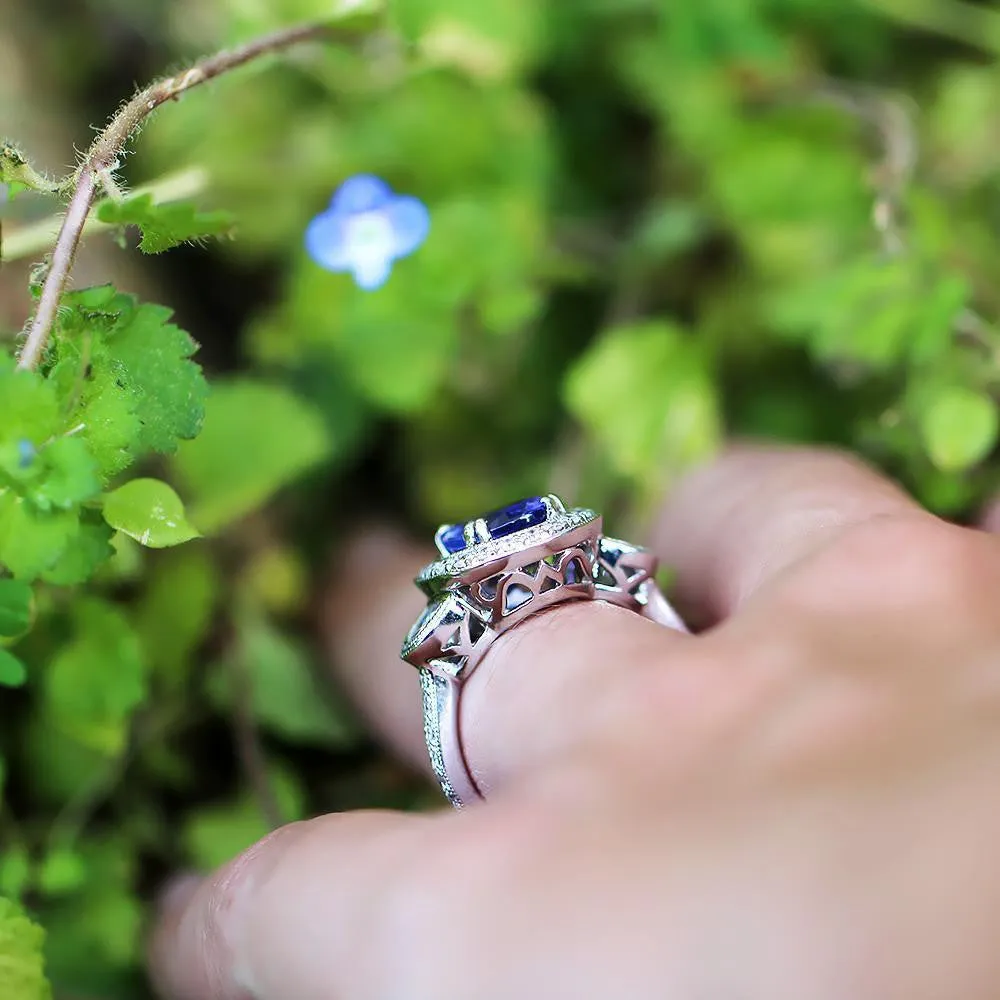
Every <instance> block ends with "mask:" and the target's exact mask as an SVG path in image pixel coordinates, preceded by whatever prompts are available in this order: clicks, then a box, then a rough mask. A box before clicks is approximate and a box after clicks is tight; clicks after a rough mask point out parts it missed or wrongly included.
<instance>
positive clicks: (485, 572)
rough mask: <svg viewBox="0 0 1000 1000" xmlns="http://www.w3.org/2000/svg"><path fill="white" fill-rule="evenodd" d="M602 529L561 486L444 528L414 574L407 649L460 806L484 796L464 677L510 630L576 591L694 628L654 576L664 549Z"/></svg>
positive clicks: (437, 758)
mask: <svg viewBox="0 0 1000 1000" xmlns="http://www.w3.org/2000/svg"><path fill="white" fill-rule="evenodd" d="M602 529H603V521H602V518H601V516H600V515H599V514H597V513H595V512H594V511H592V510H588V509H586V508H583V507H576V508H572V509H567V507H566V506H565V504H564V503H563V502H562V500H560V499H559V498H558V497H557V496H554V495H549V496H545V497H532V498H529V499H527V500H521V501H519V502H518V503H515V504H511V505H510V506H508V507H504V508H502V509H501V510H497V511H492V512H490V513H489V514H486V515H484V516H483V517H480V518H476V519H475V520H473V521H469V522H466V523H464V524H455V525H442V527H441V528H439V529H438V532H437V535H436V536H435V542H436V544H437V547H438V551H439V552H440V556H441V557H440V558H439V559H438V560H436V561H435V562H432V563H430V564H429V565H427V566H425V567H424V568H423V569H422V570H421V571H420V573H419V574H418V575H417V577H416V580H415V581H414V582H415V583H416V585H417V586H418V587H419V588H420V589H421V590H422V591H423V592H424V593H425V594H426V595H427V598H428V603H427V607H426V608H425V609H424V612H423V613H422V614H421V615H420V617H419V618H418V619H417V621H416V622H415V623H414V625H413V627H412V628H411V629H410V631H409V633H408V634H407V636H406V639H405V640H404V642H403V647H402V650H401V656H402V658H403V659H404V660H405V661H406V662H408V663H411V664H412V665H413V666H415V667H417V668H418V669H419V671H420V686H421V690H422V693H423V711H424V737H425V739H426V741H427V751H428V754H429V755H430V760H431V766H432V767H433V769H434V773H435V775H436V776H437V778H438V780H439V781H440V783H441V790H442V791H443V792H444V794H445V796H446V797H447V799H448V801H449V802H451V804H452V805H453V806H455V807H456V808H461V807H462V806H463V805H466V804H468V803H469V802H472V801H474V800H476V799H481V798H483V795H482V792H481V791H480V789H479V786H478V785H477V783H476V780H475V778H474V776H473V774H472V771H471V770H470V768H469V763H468V760H467V759H466V756H465V751H464V749H463V746H462V733H461V716H460V703H461V694H462V687H463V686H464V684H465V682H466V681H467V680H468V679H469V677H470V676H471V675H472V673H473V672H474V671H475V669H476V667H477V666H478V665H479V663H480V662H481V661H482V659H483V657H484V656H485V655H486V653H487V651H488V650H489V648H490V647H491V646H492V644H493V643H494V642H495V641H496V639H497V638H498V637H499V636H501V635H503V633H504V632H507V631H509V630H510V629H512V628H514V627H515V626H517V625H518V624H520V622H522V621H524V619H525V618H527V617H529V616H531V615H534V614H537V613H538V612H540V611H544V610H545V609H546V608H550V607H553V606H555V605H557V604H562V603H564V602H567V601H578V600H602V601H608V602H610V603H612V604H617V605H618V606H619V607H623V608H626V609H628V610H630V611H634V612H635V613H637V614H640V615H643V616H644V617H646V618H650V619H652V620H653V621H656V622H659V623H660V624H662V625H666V626H668V627H670V628H674V629H678V630H680V631H685V632H686V631H687V629H686V627H685V625H684V623H683V622H682V621H681V619H680V617H679V616H678V615H677V613H676V611H674V609H673V608H672V607H671V606H670V604H669V602H668V601H667V599H666V598H665V597H664V596H663V593H662V592H661V590H660V588H659V586H658V585H657V583H656V580H655V575H656V570H657V565H658V560H657V558H656V557H655V556H654V555H653V554H652V553H651V552H649V551H648V550H646V549H642V548H639V547H637V546H635V545H630V544H629V543H628V542H623V541H620V540H619V539H615V538H608V537H606V536H604V535H603V534H602Z"/></svg>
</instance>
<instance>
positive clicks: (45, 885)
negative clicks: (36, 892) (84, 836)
mask: <svg viewBox="0 0 1000 1000" xmlns="http://www.w3.org/2000/svg"><path fill="white" fill-rule="evenodd" d="M37 879H38V888H39V889H40V890H41V891H42V892H43V893H45V894H46V895H47V896H63V895H66V894H67V893H71V892H75V891H76V890H77V889H79V888H80V886H82V885H83V884H84V883H85V882H86V880H87V866H86V863H85V861H84V859H83V857H82V856H81V855H80V853H79V852H78V851H75V850H73V849H72V848H70V847H56V848H53V849H52V850H51V851H49V853H48V854H47V855H46V856H45V859H44V860H43V861H42V863H41V865H40V866H39V869H38V874H37Z"/></svg>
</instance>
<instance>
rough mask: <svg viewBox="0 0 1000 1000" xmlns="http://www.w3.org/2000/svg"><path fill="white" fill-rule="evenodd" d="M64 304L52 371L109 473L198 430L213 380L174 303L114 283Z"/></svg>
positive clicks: (71, 417) (172, 445) (81, 432)
mask: <svg viewBox="0 0 1000 1000" xmlns="http://www.w3.org/2000/svg"><path fill="white" fill-rule="evenodd" d="M63 304H64V308H62V309H61V310H60V314H59V328H58V331H57V336H56V354H57V355H58V360H57V361H56V363H55V364H54V366H53V369H52V373H51V376H50V377H51V378H52V380H53V382H54V384H56V385H57V386H58V388H59V392H60V395H61V396H62V398H63V401H64V406H66V407H68V408H70V413H69V415H68V417H67V419H68V420H69V421H70V422H71V423H72V424H73V426H74V429H76V428H79V435H78V436H79V437H80V438H81V439H83V440H84V441H86V442H87V445H88V449H89V451H90V453H91V455H92V456H94V458H95V459H96V460H97V462H98V464H99V471H100V473H101V475H102V476H103V477H105V478H108V477H110V476H111V475H114V474H115V473H117V472H120V471H121V470H122V469H124V468H126V467H127V466H128V465H130V464H131V463H132V462H133V461H135V460H136V459H137V458H141V457H142V456H144V455H146V454H149V453H150V452H162V453H169V452H172V451H173V450H174V449H175V448H176V446H177V442H178V440H183V439H188V438H192V437H194V436H195V435H196V434H197V433H198V430H199V428H200V426H201V421H202V418H203V415H204V404H205V398H206V396H207V395H208V386H207V384H206V382H205V379H204V376H203V375H202V372H201V368H200V367H199V366H198V365H197V364H195V362H193V361H192V360H191V357H192V356H193V355H194V353H195V351H196V350H197V344H196V343H195V342H194V340H192V338H191V337H190V336H189V335H188V334H187V333H185V332H184V331H183V330H181V329H180V328H178V327H177V326H174V325H173V324H172V323H170V322H168V320H169V319H170V316H171V312H170V310H169V309H166V308H164V307H163V306H156V305H149V304H139V302H138V301H137V300H136V299H135V298H134V297H133V296H130V295H121V294H119V293H117V292H116V291H115V290H114V289H113V288H110V287H109V286H104V287H101V288H91V289H85V290H83V291H81V292H76V293H73V294H71V295H67V296H66V297H65V298H64V300H63Z"/></svg>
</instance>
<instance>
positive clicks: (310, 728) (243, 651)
mask: <svg viewBox="0 0 1000 1000" xmlns="http://www.w3.org/2000/svg"><path fill="white" fill-rule="evenodd" d="M230 655H232V656H241V657H242V658H243V663H242V664H241V665H240V669H245V670H246V672H247V673H248V675H249V678H248V679H249V683H250V686H251V688H252V691H253V709H254V716H255V717H256V719H257V721H258V723H260V725H261V727H262V728H263V729H266V730H267V731H269V732H272V733H274V734H275V735H277V736H281V737H283V738H284V739H286V740H288V741H289V742H294V743H305V744H315V745H318V746H331V747H344V746H351V745H353V744H354V743H356V741H357V739H358V736H359V733H360V730H359V727H358V724H357V722H356V719H355V717H354V715H353V714H352V713H351V712H350V711H349V710H348V709H347V707H346V704H345V703H343V702H340V701H337V700H335V699H334V697H333V694H332V692H327V691H323V690H321V689H320V687H319V684H318V677H317V672H316V671H315V669H314V665H313V663H312V661H311V659H310V657H309V654H308V651H307V650H306V648H305V647H304V646H302V645H301V644H299V643H297V642H295V641H293V640H292V639H290V638H289V637H288V636H287V635H285V634H283V633H282V632H279V631H278V630H277V629H275V628H274V627H273V626H271V625H270V624H269V623H268V622H267V621H265V620H263V619H252V620H250V621H249V622H246V623H244V624H243V625H242V626H241V627H240V630H239V635H238V637H237V643H236V645H235V647H234V649H233V651H232V653H231V654H230ZM234 674H235V675H236V676H240V675H239V673H237V672H236V671H235V670H234V668H233V667H232V666H231V665H229V664H220V665H219V666H218V668H217V669H216V670H215V672H214V675H213V678H212V682H211V685H210V693H211V695H212V697H213V700H214V701H215V702H216V703H217V704H219V705H220V706H225V707H229V706H230V705H231V704H232V694H233V692H232V678H233V676H234Z"/></svg>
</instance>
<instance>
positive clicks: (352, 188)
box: [330, 174, 392, 215]
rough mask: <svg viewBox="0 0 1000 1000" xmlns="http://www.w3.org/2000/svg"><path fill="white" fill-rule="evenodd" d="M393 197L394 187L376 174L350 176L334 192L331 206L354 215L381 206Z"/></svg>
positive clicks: (335, 210)
mask: <svg viewBox="0 0 1000 1000" xmlns="http://www.w3.org/2000/svg"><path fill="white" fill-rule="evenodd" d="M391 197H392V188H391V187H389V185H388V184H386V182H385V181H384V180H382V178H381V177H376V176H375V175H374V174H357V175H356V176H354V177H348V178H347V180H346V181H344V183H343V184H341V185H340V187H339V188H337V190H336V191H335V192H334V195H333V198H332V199H331V201H330V208H331V209H332V210H333V211H334V212H343V213H345V214H350V215H353V214H354V213H355V212H370V211H371V210H372V209H373V208H381V207H382V206H383V205H384V204H385V203H386V202H387V201H389V199H390V198H391Z"/></svg>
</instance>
